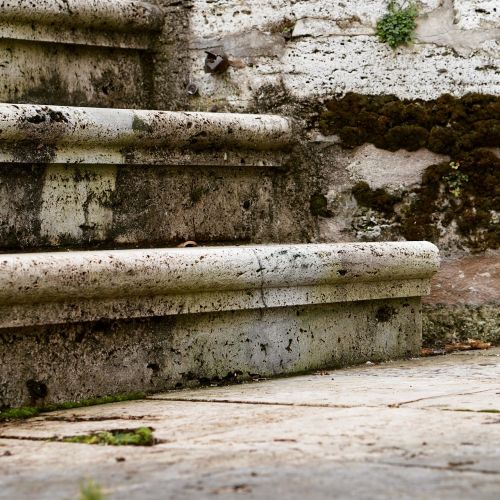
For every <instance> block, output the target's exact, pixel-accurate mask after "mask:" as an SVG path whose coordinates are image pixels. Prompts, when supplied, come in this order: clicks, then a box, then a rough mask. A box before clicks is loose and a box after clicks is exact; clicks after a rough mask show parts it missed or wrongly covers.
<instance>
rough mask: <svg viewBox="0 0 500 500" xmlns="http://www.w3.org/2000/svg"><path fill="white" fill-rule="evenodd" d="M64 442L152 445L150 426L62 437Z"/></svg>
mask: <svg viewBox="0 0 500 500" xmlns="http://www.w3.org/2000/svg"><path fill="white" fill-rule="evenodd" d="M63 441H64V442H65V443H82V444H99V445H107V446H153V444H154V438H153V431H152V429H151V428H150V427H139V428H138V429H130V430H117V431H102V432H96V433H93V434H84V435H80V436H72V437H68V438H64V439H63Z"/></svg>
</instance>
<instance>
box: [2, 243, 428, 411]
mask: <svg viewBox="0 0 500 500" xmlns="http://www.w3.org/2000/svg"><path fill="white" fill-rule="evenodd" d="M437 268H438V252H437V249H436V247H434V246H433V245H432V244H430V243H426V242H412V243H366V244H321V245H268V246H241V247H238V246H229V247H206V248H205V247H199V248H185V249H151V250H123V251H100V252H59V253H42V254H14V255H8V254H5V255H2V256H1V257H0V361H1V362H0V391H1V392H0V406H11V405H22V404H46V403H48V402H58V401H59V402H60V401H65V400H78V399H82V398H89V397H95V396H102V395H106V394H116V393H123V392H130V391H138V390H140V391H156V390H164V389H170V388H175V387H182V386H185V385H193V384H198V383H204V382H206V381H214V380H215V381H220V380H241V379H248V378H250V377H257V376H258V377H267V376H271V375H279V374H287V373H294V372H300V371H307V370H314V369H319V368H326V367H335V366H339V365H346V364H351V363H359V362H363V361H367V360H372V361H377V360H384V359H390V358H397V357H404V356H412V355H416V354H418V352H419V348H420V336H421V316H420V297H421V296H422V295H425V294H427V293H428V292H429V281H430V278H431V276H432V275H433V274H434V273H435V272H436V270H437Z"/></svg>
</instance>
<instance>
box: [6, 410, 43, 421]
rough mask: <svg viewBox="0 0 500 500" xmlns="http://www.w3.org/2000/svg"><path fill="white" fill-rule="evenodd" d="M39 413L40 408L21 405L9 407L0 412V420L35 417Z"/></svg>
mask: <svg viewBox="0 0 500 500" xmlns="http://www.w3.org/2000/svg"><path fill="white" fill-rule="evenodd" d="M39 413H40V408H34V407H23V408H9V409H8V410H3V411H1V412H0V422H2V421H6V420H22V419H25V418H31V417H36V416H37V415H38V414H39Z"/></svg>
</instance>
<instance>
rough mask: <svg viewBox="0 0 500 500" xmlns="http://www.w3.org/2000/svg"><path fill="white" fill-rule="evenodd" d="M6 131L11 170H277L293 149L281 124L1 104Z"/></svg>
mask: <svg viewBox="0 0 500 500" xmlns="http://www.w3.org/2000/svg"><path fill="white" fill-rule="evenodd" d="M0 130H1V131H2V132H1V134H0V163H6V164H8V163H30V164H33V163H35V164H36V163H42V164H47V163H63V164H100V165H106V164H112V165H120V164H163V165H184V164H197V165H237V166H245V165H258V166H273V165H281V164H283V162H284V159H285V157H284V155H283V154H282V152H283V151H284V150H286V149H288V148H289V147H290V146H291V144H292V142H293V139H292V123H291V120H289V119H288V118H285V117H281V116H274V115H252V114H237V113H200V112H173V111H148V110H130V109H112V108H83V107H70V106H40V105H34V104H0ZM0 168H1V166H0Z"/></svg>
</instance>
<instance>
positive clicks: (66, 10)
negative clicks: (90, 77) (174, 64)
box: [0, 0, 164, 49]
mask: <svg viewBox="0 0 500 500" xmlns="http://www.w3.org/2000/svg"><path fill="white" fill-rule="evenodd" d="M163 17H164V16H163V13H162V11H161V10H160V9H159V8H158V7H157V6H156V5H153V4H151V3H147V2H141V1H135V0H123V1H121V2H110V1H106V0H65V1H64V2H60V1H57V0H37V1H36V2H28V1H25V0H6V1H4V2H2V7H1V10H0V27H1V33H2V38H11V39H17V40H31V41H37V42H56V43H74V44H84V45H100V46H110V47H123V48H135V49H145V48H149V46H150V44H151V40H152V34H155V33H158V32H159V31H160V30H161V28H162V26H163Z"/></svg>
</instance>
